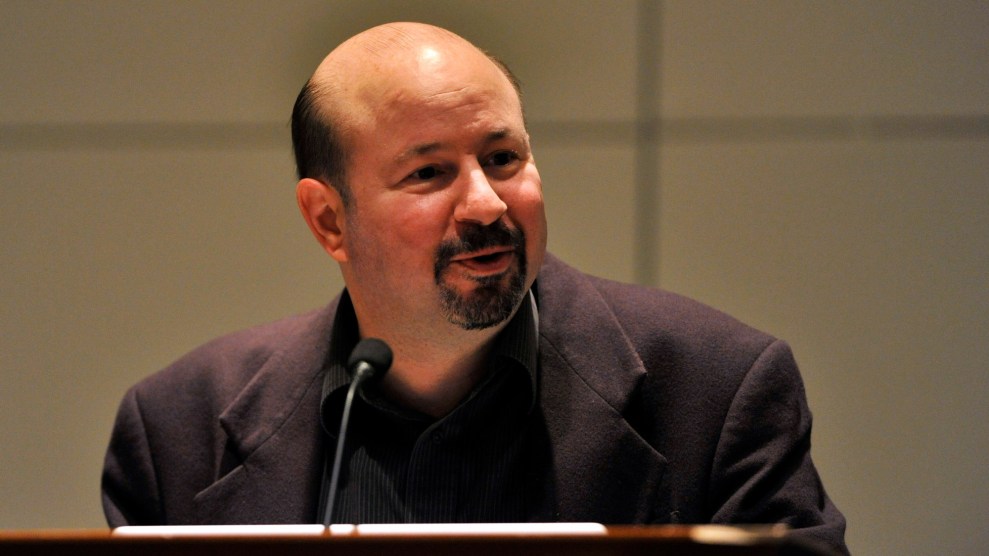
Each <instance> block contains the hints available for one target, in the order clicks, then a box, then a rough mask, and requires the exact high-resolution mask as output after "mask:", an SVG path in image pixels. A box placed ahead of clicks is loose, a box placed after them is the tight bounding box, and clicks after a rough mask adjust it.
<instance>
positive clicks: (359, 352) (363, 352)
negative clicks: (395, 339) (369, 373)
mask: <svg viewBox="0 0 989 556" xmlns="http://www.w3.org/2000/svg"><path fill="white" fill-rule="evenodd" d="M391 359H392V354H391V348H390V347H388V344H386V343H385V342H384V341H382V340H379V339H377V338H364V339H363V340H361V341H360V342H357V345H356V346H354V351H352V352H350V359H348V360H347V368H349V369H351V371H353V370H354V369H355V368H356V367H357V366H358V365H359V364H360V363H366V364H367V365H369V366H371V368H373V369H374V374H375V375H383V374H385V372H387V371H388V369H389V368H391Z"/></svg>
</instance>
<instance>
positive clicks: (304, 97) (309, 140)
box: [292, 79, 351, 207]
mask: <svg viewBox="0 0 989 556" xmlns="http://www.w3.org/2000/svg"><path fill="white" fill-rule="evenodd" d="M319 97H320V92H319V87H318V86H317V85H316V84H315V83H313V80H312V79H310V80H308V81H306V84H305V85H304V86H303V87H302V90H301V91H300V92H299V96H298V97H296V99H295V106H294V107H293V108H292V149H293V150H294V152H295V168H296V173H297V174H298V176H299V179H300V180H301V179H303V178H313V179H318V180H322V181H327V182H329V183H330V185H332V186H333V187H334V188H335V189H336V190H337V191H338V192H339V193H340V198H341V199H342V200H343V204H344V207H349V206H350V200H351V196H350V190H349V189H348V188H347V172H346V166H347V164H346V162H347V153H346V151H345V150H344V148H343V145H342V142H341V138H340V130H339V129H336V126H335V125H334V122H333V121H332V119H331V118H328V117H324V116H323V115H322V114H320V111H319V107H318V105H319Z"/></svg>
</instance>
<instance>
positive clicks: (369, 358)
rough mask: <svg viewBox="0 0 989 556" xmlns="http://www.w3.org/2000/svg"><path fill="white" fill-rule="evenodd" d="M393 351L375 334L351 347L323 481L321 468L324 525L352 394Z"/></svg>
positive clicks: (382, 368) (379, 371) (384, 367)
mask: <svg viewBox="0 0 989 556" xmlns="http://www.w3.org/2000/svg"><path fill="white" fill-rule="evenodd" d="M391 361H392V353H391V348H389V347H388V344H386V343H384V342H383V341H381V340H379V339H377V338H365V339H363V340H361V341H360V342H358V343H357V346H356V347H354V351H353V352H351V354H350V359H348V360H347V368H348V369H349V370H350V372H351V375H352V378H351V381H350V388H349V389H347V400H346V402H345V403H344V405H343V417H342V418H341V419H340V433H339V434H337V449H336V452H335V453H334V455H333V472H332V473H331V475H330V482H329V484H328V485H327V482H326V469H325V465H324V470H323V489H324V490H323V494H324V496H322V497H321V498H322V499H324V500H326V505H325V506H323V509H322V512H321V514H322V515H321V516H320V517H321V520H322V522H323V525H325V526H327V527H329V526H330V524H331V523H333V507H334V504H335V503H336V497H337V489H338V486H339V482H340V466H341V465H342V464H343V458H344V448H345V447H346V444H347V424H348V423H349V422H350V409H351V406H352V405H353V402H354V394H356V393H357V389H358V388H360V387H361V385H362V384H363V383H365V382H367V381H369V380H373V379H377V378H380V377H381V376H382V375H384V374H385V373H386V372H388V369H389V368H390V367H391Z"/></svg>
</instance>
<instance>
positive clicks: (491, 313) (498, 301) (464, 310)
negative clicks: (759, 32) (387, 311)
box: [433, 220, 527, 330]
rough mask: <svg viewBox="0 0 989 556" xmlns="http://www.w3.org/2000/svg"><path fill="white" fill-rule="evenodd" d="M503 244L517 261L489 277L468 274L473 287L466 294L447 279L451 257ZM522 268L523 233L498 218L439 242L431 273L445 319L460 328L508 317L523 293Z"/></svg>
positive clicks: (485, 325) (480, 326) (489, 324)
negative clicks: (488, 223) (438, 290)
mask: <svg viewBox="0 0 989 556" xmlns="http://www.w3.org/2000/svg"><path fill="white" fill-rule="evenodd" d="M504 246H510V247H511V248H512V252H513V253H514V255H515V261H516V263H517V264H514V265H512V266H510V267H509V268H508V269H507V270H505V271H504V272H502V273H500V274H496V275H493V276H479V277H470V280H471V281H473V282H474V284H475V286H476V287H475V288H474V289H473V290H471V291H470V292H467V293H462V292H460V291H458V290H457V289H456V288H455V287H454V286H453V285H452V284H450V283H449V282H447V279H446V274H447V270H448V268H449V266H450V263H451V260H452V258H453V257H455V256H457V255H461V254H465V253H471V252H474V251H478V250H481V249H487V248H489V247H504ZM526 267H527V264H526V256H525V233H524V232H523V231H522V230H519V229H512V228H509V227H508V226H506V225H505V223H504V222H502V221H500V220H499V221H497V222H495V223H493V224H491V225H488V226H479V225H472V226H470V227H468V228H467V229H466V230H465V231H464V232H463V233H462V234H461V235H460V237H459V238H456V239H451V240H447V241H444V242H443V243H441V244H440V245H439V247H437V249H436V263H435V266H434V268H433V273H434V276H435V279H436V285H437V286H439V289H440V300H441V302H442V304H443V310H444V312H445V314H446V318H447V320H448V321H449V322H451V323H453V324H455V325H457V326H459V327H461V328H463V329H464V330H481V329H484V328H490V327H492V326H495V325H498V324H501V323H503V322H505V321H506V320H508V318H509V317H511V316H512V314H514V312H515V309H516V308H517V307H518V305H519V303H520V302H521V301H522V297H523V296H524V295H525V278H526V274H527V270H526Z"/></svg>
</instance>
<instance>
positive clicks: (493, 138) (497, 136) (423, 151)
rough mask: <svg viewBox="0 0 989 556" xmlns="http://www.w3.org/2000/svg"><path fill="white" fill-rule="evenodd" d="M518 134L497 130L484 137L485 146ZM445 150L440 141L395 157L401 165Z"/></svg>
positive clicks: (506, 130)
mask: <svg viewBox="0 0 989 556" xmlns="http://www.w3.org/2000/svg"><path fill="white" fill-rule="evenodd" d="M517 135H518V134H517V133H513V132H512V131H511V130H509V129H508V128H499V129H496V130H494V131H492V132H490V133H488V134H487V135H485V136H484V141H483V143H484V144H489V143H494V142H497V141H501V140H502V139H505V138H509V137H513V136H517ZM518 137H519V140H520V141H523V142H524V141H525V138H524V136H521V135H518ZM442 148H443V143H440V142H439V141H434V142H432V143H422V144H420V145H413V146H412V147H410V148H408V149H406V150H405V152H403V153H402V154H400V155H398V156H397V157H395V164H396V165H398V164H401V163H403V162H405V161H406V160H409V159H410V158H415V157H417V156H423V155H427V154H429V153H432V152H436V151H438V150H440V149H442Z"/></svg>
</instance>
